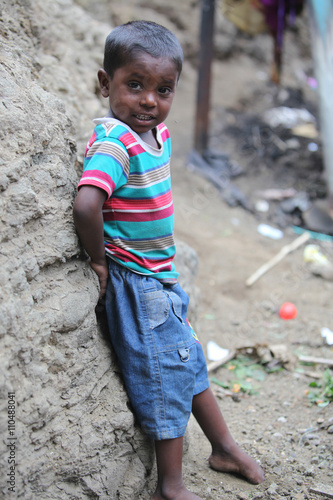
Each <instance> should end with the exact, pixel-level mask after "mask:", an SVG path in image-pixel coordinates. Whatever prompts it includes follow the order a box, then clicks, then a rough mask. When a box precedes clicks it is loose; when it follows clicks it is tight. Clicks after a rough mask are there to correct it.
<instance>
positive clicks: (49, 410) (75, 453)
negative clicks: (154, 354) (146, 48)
mask: <svg viewBox="0 0 333 500" xmlns="http://www.w3.org/2000/svg"><path fill="white" fill-rule="evenodd" d="M2 3H3V5H2V7H3V8H2V17H1V20H0V36H1V46H2V63H3V64H2V66H1V70H0V85H1V89H2V91H1V106H0V110H1V111H0V112H1V123H2V127H1V136H2V151H1V153H2V154H1V175H0V207H1V219H0V231H1V232H0V235H1V236H0V237H1V254H0V285H1V302H0V366H1V375H0V377H1V379H0V380H1V382H0V387H1V397H2V401H7V400H8V401H9V399H8V398H9V397H14V401H15V408H16V412H17V414H16V415H15V424H13V425H14V427H13V430H12V431H11V432H14V433H15V436H13V435H10V434H9V429H8V424H7V420H8V416H7V415H4V412H2V422H1V425H2V429H3V432H2V436H1V441H2V445H3V446H2V447H1V450H2V451H1V460H2V462H3V463H4V464H7V463H8V457H9V455H8V449H7V448H6V444H7V440H8V438H9V437H12V436H13V437H15V438H17V443H18V445H17V447H18V455H17V463H16V469H15V483H16V484H15V488H16V491H15V495H16V496H17V497H22V498H23V497H24V498H25V499H27V500H30V499H33V498H52V499H53V500H57V499H63V498H73V499H74V498H80V499H85V498H102V499H103V498H104V499H105V498H119V499H123V500H129V499H137V498H138V496H139V494H140V493H141V492H142V490H143V488H144V486H145V484H146V481H147V480H148V479H149V478H150V476H151V471H152V470H154V469H153V459H154V453H153V448H152V444H151V443H150V442H149V441H148V440H147V439H146V438H145V436H144V435H143V434H142V432H141V431H140V429H139V428H138V427H137V426H136V425H135V422H134V417H133V414H132V413H131V411H130V410H129V408H128V400H127V395H126V392H125V390H124V388H123V384H122V382H121V379H120V378H119V375H118V368H117V364H116V361H115V357H114V355H113V352H112V349H111V347H110V343H109V341H108V336H107V332H105V331H104V330H103V329H102V326H101V325H99V324H98V322H97V320H96V314H95V306H96V303H97V299H98V284H97V279H96V276H95V275H94V273H93V272H92V271H91V269H90V268H89V266H88V264H87V262H86V261H85V260H82V259H81V249H80V246H79V244H78V238H77V236H76V233H75V230H74V225H73V221H72V204H73V200H74V197H75V190H76V185H77V182H78V178H79V175H80V170H81V168H82V154H83V151H84V145H85V143H86V141H87V139H88V138H89V134H91V132H92V125H91V119H92V118H94V117H95V116H99V115H102V114H105V109H103V107H102V105H101V103H100V101H99V99H98V97H97V96H96V93H95V89H96V73H97V70H98V68H99V67H100V65H101V59H102V55H103V48H104V40H105V36H106V34H107V33H108V32H109V31H110V26H108V25H106V24H102V23H100V22H97V21H94V20H93V19H92V18H91V17H90V16H89V15H88V14H86V13H85V12H84V11H83V10H82V9H81V8H80V7H79V6H78V5H76V4H75V3H74V2H73V1H72V0H58V1H53V2H51V0H43V1H42V0H34V1H32V0H17V1H15V2H14V1H12V0H4V1H3V2H2ZM87 54H89V55H87ZM178 250H179V253H178V255H177V259H178V266H177V267H178V269H179V270H180V272H181V274H182V276H183V279H184V287H185V288H186V290H187V291H188V293H189V294H190V295H191V299H193V300H192V310H191V313H190V315H191V319H192V321H195V317H196V311H197V309H198V302H199V290H198V289H197V288H196V287H195V286H194V283H193V280H194V274H195V272H196V267H197V257H196V254H195V253H194V251H192V249H190V248H189V247H188V246H186V245H185V244H182V243H181V242H179V247H178ZM182 271H183V272H182ZM9 393H10V394H11V393H14V395H15V396H10V395H8V394H9ZM4 417H5V418H4ZM13 421H14V419H13ZM5 429H8V432H7V431H5ZM3 450H5V451H3ZM7 487H8V485H7V484H6V476H5V475H2V477H1V484H0V491H1V492H2V493H3V495H5V496H6V495H7ZM6 497H7V496H6Z"/></svg>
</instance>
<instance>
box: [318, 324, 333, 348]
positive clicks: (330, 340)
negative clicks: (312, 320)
mask: <svg viewBox="0 0 333 500" xmlns="http://www.w3.org/2000/svg"><path fill="white" fill-rule="evenodd" d="M320 333H321V336H322V337H323V339H325V341H326V344H328V345H333V332H332V330H330V329H329V328H327V327H326V326H324V327H323V328H322V329H321V331H320Z"/></svg>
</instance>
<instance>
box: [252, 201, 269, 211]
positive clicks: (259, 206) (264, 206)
mask: <svg viewBox="0 0 333 500" xmlns="http://www.w3.org/2000/svg"><path fill="white" fill-rule="evenodd" d="M254 208H255V209H256V211H257V212H268V210H269V203H268V201H267V200H258V201H257V202H256V204H255V206H254Z"/></svg>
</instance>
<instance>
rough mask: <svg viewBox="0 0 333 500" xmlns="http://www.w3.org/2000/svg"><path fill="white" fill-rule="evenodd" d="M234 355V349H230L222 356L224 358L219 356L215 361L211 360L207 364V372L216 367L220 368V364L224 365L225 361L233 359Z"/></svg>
mask: <svg viewBox="0 0 333 500" xmlns="http://www.w3.org/2000/svg"><path fill="white" fill-rule="evenodd" d="M235 356H236V350H233V351H230V352H229V354H227V355H226V356H224V358H221V359H219V360H217V361H212V362H211V363H209V365H208V366H207V370H208V373H210V372H213V371H214V370H217V369H218V368H220V366H222V365H224V364H225V363H227V362H228V361H230V360H231V359H233V358H234V357H235Z"/></svg>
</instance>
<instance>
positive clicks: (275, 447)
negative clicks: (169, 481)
mask: <svg viewBox="0 0 333 500" xmlns="http://www.w3.org/2000/svg"><path fill="white" fill-rule="evenodd" d="M286 44H287V47H286V52H287V54H286V63H285V66H284V69H283V76H282V83H281V87H280V88H279V89H277V88H276V87H275V86H274V85H272V84H271V83H270V82H269V78H268V75H269V66H268V65H267V64H265V63H262V64H260V63H259V62H258V61H254V60H253V59H251V58H249V57H247V56H245V55H239V56H238V57H236V58H235V57H233V58H232V59H229V60H226V61H222V62H221V61H220V62H216V63H214V70H213V83H212V113H211V123H210V146H211V147H212V148H214V149H217V150H219V151H221V152H224V153H227V154H228V155H230V159H231V160H232V161H234V162H236V163H237V164H238V165H240V166H241V167H242V169H243V170H244V173H243V175H241V176H238V177H236V178H234V179H232V180H231V182H232V185H235V186H237V187H238V188H239V189H240V191H241V192H242V193H244V195H245V196H246V199H247V201H248V202H249V204H250V206H254V205H255V203H256V201H258V200H260V199H261V197H260V195H258V193H257V192H258V190H266V189H271V188H280V189H286V188H294V189H296V191H297V193H299V192H300V191H305V192H307V193H310V196H311V197H312V199H311V202H316V200H314V198H317V197H318V196H321V195H322V193H323V192H324V191H325V182H324V174H323V172H322V163H321V154H320V153H321V146H320V138H316V139H313V138H305V139H304V138H299V137H298V140H299V146H298V147H296V149H295V150H292V151H290V150H289V151H288V154H286V155H280V156H279V155H277V156H276V157H275V156H274V155H273V156H272V151H268V153H267V154H266V152H265V151H264V152H262V151H261V152H260V151H258V150H255V149H253V148H252V150H251V151H245V152H244V148H243V144H244V140H246V138H248V137H249V136H250V135H251V133H252V132H253V127H252V128H251V127H250V128H248V129H246V130H245V131H244V133H243V132H241V129H242V127H243V126H244V125H245V124H246V123H247V120H248V119H249V118H253V117H254V116H255V117H256V119H257V118H258V117H259V116H261V115H262V113H263V111H265V109H269V108H272V107H274V106H277V105H282V104H283V105H285V103H286V102H288V99H289V100H290V98H291V97H293V96H294V97H295V92H296V95H299V92H301V94H303V97H302V99H303V102H302V103H301V104H302V105H303V106H304V107H307V108H308V109H311V111H313V112H316V106H317V102H316V99H317V96H316V93H315V91H314V90H313V89H311V88H310V87H308V86H307V85H306V84H305V83H304V82H302V83H300V81H299V80H298V79H297V78H296V76H295V71H294V70H295V64H294V63H295V61H294V62H293V61H292V60H288V39H287V40H286ZM297 63H299V64H300V65H301V62H300V61H297ZM304 65H305V66H306V65H308V61H305V62H304ZM195 93H196V74H195V71H194V69H193V67H192V66H190V65H189V64H186V65H185V69H184V73H183V75H182V79H181V81H180V84H179V89H178V95H177V97H176V100H175V104H174V109H173V112H172V114H171V116H170V117H169V119H168V125H169V128H170V130H171V134H172V140H173V163H172V172H173V192H174V201H175V210H176V235H177V237H178V238H180V239H182V240H184V241H185V242H187V243H188V244H190V245H191V246H192V247H193V248H194V249H195V250H196V252H197V253H198V256H199V262H200V265H199V271H198V276H197V284H198V286H199V287H200V289H201V308H200V311H199V313H198V317H199V319H198V321H197V324H196V328H197V331H198V334H199V337H200V339H201V342H202V344H203V347H204V349H205V352H206V348H207V343H208V341H211V340H212V341H215V342H216V343H217V344H218V345H219V346H221V347H223V348H227V349H229V350H232V349H240V348H243V347H246V346H253V345H256V344H263V345H266V346H267V345H268V346H275V345H281V344H282V345H283V347H284V349H285V351H284V355H283V356H285V358H283V357H282V358H279V356H277V360H278V359H282V360H284V361H285V362H286V361H287V362H286V363H284V364H283V368H281V369H280V370H277V371H273V372H272V373H267V372H262V373H263V375H262V376H259V377H257V378H259V379H260V380H256V376H254V378H253V377H252V375H253V373H251V372H247V375H246V373H245V375H243V378H242V379H241V380H239V382H240V384H242V383H245V382H247V383H248V384H250V386H249V387H251V388H252V389H253V392H255V394H251V392H252V391H250V393H249V392H248V393H246V392H245V393H244V392H239V393H238V394H236V393H233V392H232V391H230V388H232V387H233V383H234V382H235V376H236V375H235V371H234V370H232V369H228V368H227V367H225V366H224V367H221V368H219V369H218V370H216V371H215V372H213V373H211V376H212V377H215V379H218V380H219V381H222V382H224V383H229V389H223V388H221V387H220V386H219V385H217V384H215V383H212V388H213V390H214V391H215V393H216V395H217V398H218V401H219V405H220V407H221V410H222V412H223V414H224V416H225V418H226V421H227V422H228V425H229V427H230V430H231V432H232V434H233V436H234V437H235V439H236V440H237V442H238V443H239V444H240V445H241V446H242V447H243V448H244V449H245V450H246V451H247V452H248V453H249V454H251V455H252V456H253V457H254V458H255V459H256V460H258V461H259V462H260V463H261V464H262V466H263V468H264V470H265V474H266V479H265V481H264V483H262V484H261V485H259V486H253V485H251V484H248V483H247V482H245V481H244V480H243V479H241V478H238V477H235V476H233V475H230V474H222V473H217V472H215V471H213V470H211V469H210V468H209V467H208V464H207V458H208V456H209V453H210V449H209V445H208V443H207V441H206V439H205V438H204V437H203V435H202V433H201V431H200V429H199V427H198V425H197V424H196V422H195V421H194V420H191V421H190V425H189V432H188V440H187V441H188V451H187V454H186V457H185V460H184V475H185V482H186V485H187V487H188V488H189V489H191V491H193V492H195V493H196V494H197V495H199V496H200V497H202V498H204V499H207V500H208V499H214V500H218V499H230V500H231V499H232V500H234V499H236V498H238V499H259V498H260V499H270V498H272V499H280V498H288V499H295V500H296V499H297V500H301V499H317V498H318V499H319V498H324V499H326V498H333V493H332V491H333V486H332V485H333V482H332V478H333V468H332V464H333V455H332V452H333V427H332V424H333V411H332V403H331V404H329V405H328V406H326V407H324V408H321V407H318V405H317V404H311V403H310V400H309V398H308V396H307V391H309V390H311V389H310V388H309V383H310V382H313V381H317V382H320V380H321V377H322V374H323V372H324V370H325V369H327V366H325V365H322V364H312V365H308V366H307V365H304V364H301V363H300V362H299V360H298V356H299V355H308V356H315V357H321V358H330V359H331V360H332V347H329V346H328V345H326V344H325V343H324V341H323V339H322V336H321V329H322V328H323V327H328V328H333V309H332V306H331V300H332V292H333V282H332V281H330V280H327V279H324V278H323V277H320V276H317V275H314V274H313V273H312V272H311V271H310V269H309V267H308V265H307V264H306V263H305V262H304V259H303V250H304V246H305V245H303V246H302V247H300V248H299V249H297V250H295V251H294V252H293V253H291V254H289V255H287V256H286V257H285V258H284V259H283V260H282V261H281V262H280V263H279V264H278V265H276V266H275V267H273V268H272V269H271V270H270V271H269V272H267V273H266V274H265V275H264V276H262V277H261V278H260V279H259V280H258V281H257V282H256V283H254V284H253V285H252V286H251V287H247V286H246V284H245V282H246V280H247V278H248V277H249V276H250V275H251V274H252V273H253V272H254V271H255V270H256V269H257V268H259V267H260V266H261V265H262V264H264V263H265V262H267V261H269V260H270V259H271V258H272V257H273V256H274V255H275V254H277V253H278V252H279V250H280V249H281V248H282V247H283V246H284V245H287V244H289V243H291V242H292V241H293V240H294V239H296V238H297V237H298V234H295V233H294V231H293V228H292V225H293V224H294V223H295V220H296V222H297V221H298V219H297V214H296V219H293V218H290V219H288V217H287V219H286V218H284V219H281V217H280V215H281V213H280V211H279V202H277V201H275V202H272V201H270V202H269V211H268V212H264V213H262V212H256V211H254V212H251V211H249V210H246V209H245V208H244V207H243V206H236V207H231V206H229V205H228V204H227V203H226V201H225V200H224V199H223V197H222V196H221V195H220V194H219V192H218V191H217V190H216V189H215V187H214V186H213V185H212V184H211V183H209V182H208V181H207V180H206V179H204V177H203V176H201V175H200V174H199V173H194V172H192V171H191V170H190V169H189V168H188V166H187V163H188V162H187V154H188V153H189V152H190V151H191V149H192V148H193V133H192V129H193V119H194V112H195ZM294 105H295V103H294ZM296 107H297V106H296ZM250 121H251V120H250ZM235 125H237V126H238V127H239V129H238V130H239V133H237V129H236V128H235ZM231 126H233V127H234V128H232V127H231ZM288 137H289V136H288ZM273 139H274V138H273ZM312 142H315V143H316V144H318V146H319V149H318V151H317V152H310V151H309V149H308V144H309V143H312ZM298 215H299V214H298ZM261 222H264V223H267V224H269V225H272V226H274V227H280V229H282V231H283V238H282V239H279V240H274V239H271V238H269V237H266V236H262V235H261V234H259V232H258V230H257V227H258V225H259V224H260V223H261ZM308 243H313V244H316V245H319V246H320V249H321V251H322V252H323V253H325V255H326V256H328V258H330V259H332V261H333V243H332V242H327V241H319V240H317V239H311V240H309V241H308ZM284 302H293V303H294V304H295V305H296V307H297V316H296V318H294V319H291V320H283V319H281V318H280V317H279V314H278V310H279V308H280V306H281V304H282V303H284ZM243 354H244V353H243ZM245 356H247V357H248V358H250V360H251V359H252V362H253V363H254V362H255V359H256V358H255V357H253V352H251V351H247V352H245ZM237 360H238V363H240V364H242V363H244V362H246V359H244V358H241V357H239V356H238V357H237V358H236V360H234V361H233V363H234V365H237ZM229 364H230V363H229ZM231 364H232V363H231ZM276 366H277V367H278V366H280V365H276ZM331 373H332V372H331ZM320 492H321V493H320ZM142 498H149V492H148V491H147V494H146V496H144V497H142Z"/></svg>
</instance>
